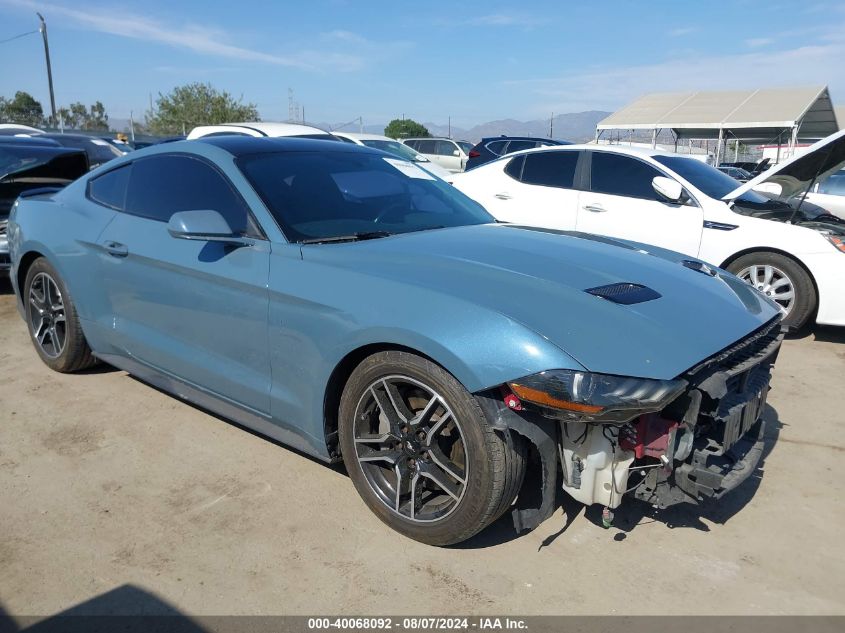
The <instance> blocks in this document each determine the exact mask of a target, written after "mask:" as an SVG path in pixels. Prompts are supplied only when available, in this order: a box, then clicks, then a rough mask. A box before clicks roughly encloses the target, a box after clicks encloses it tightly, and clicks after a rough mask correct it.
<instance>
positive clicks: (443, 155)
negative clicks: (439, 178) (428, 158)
mask: <svg viewBox="0 0 845 633" xmlns="http://www.w3.org/2000/svg"><path fill="white" fill-rule="evenodd" d="M434 143H435V145H434V154H435V156H436V157H437V159H436V160H437V163H438V164H439V165H440V166H441V167H443V168H444V169H447V170H449V171H450V172H452V173H455V174H456V173H459V172H462V171H463V170H464V161H463V159H462V156H461V150H460V148H459V147H458V146H457V144H456V143H454V142H453V141H447V140H442V139H440V140H437V141H435V142H434Z"/></svg>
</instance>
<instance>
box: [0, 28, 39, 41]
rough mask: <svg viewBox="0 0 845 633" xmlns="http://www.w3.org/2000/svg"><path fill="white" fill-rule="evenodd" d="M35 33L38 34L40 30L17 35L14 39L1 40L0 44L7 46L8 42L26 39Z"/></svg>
mask: <svg viewBox="0 0 845 633" xmlns="http://www.w3.org/2000/svg"><path fill="white" fill-rule="evenodd" d="M35 33H38V30H35V31H27V32H26V33H21V34H20V35H15V36H14V37H10V38H8V39H5V40H0V44H5V43H6V42H11V41H12V40H17V39H19V38H21V37H26V36H27V35H34V34H35Z"/></svg>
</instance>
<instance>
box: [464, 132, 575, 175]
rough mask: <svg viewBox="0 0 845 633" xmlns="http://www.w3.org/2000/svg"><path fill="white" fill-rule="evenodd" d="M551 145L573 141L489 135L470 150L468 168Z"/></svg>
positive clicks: (568, 143) (566, 143)
mask: <svg viewBox="0 0 845 633" xmlns="http://www.w3.org/2000/svg"><path fill="white" fill-rule="evenodd" d="M551 145H572V143H570V142H569V141H556V140H554V139H551V138H537V137H533V136H489V137H487V138H483V139H481V142H480V143H478V144H477V145H476V146H475V147H473V148H472V149H471V150H470V152H469V160H467V166H466V168H467V169H472V168H473V167H478V166H479V165H483V164H484V163H489V162H490V161H491V160H495V159H497V158H499V156H504V155H505V154H513V153H514V152H519V151H521V150H524V149H533V148H535V147H549V146H551Z"/></svg>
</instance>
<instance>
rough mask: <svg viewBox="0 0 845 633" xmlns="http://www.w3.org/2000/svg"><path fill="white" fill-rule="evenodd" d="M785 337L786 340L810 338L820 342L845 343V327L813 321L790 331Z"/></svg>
mask: <svg viewBox="0 0 845 633" xmlns="http://www.w3.org/2000/svg"><path fill="white" fill-rule="evenodd" d="M786 338H787V339H788V340H801V339H812V340H814V341H821V342H822V343H845V327H836V326H835V325H818V324H816V323H813V324H812V325H807V326H804V327H802V328H801V329H800V330H798V331H797V332H790V333H789V334H788V335H787V337H786Z"/></svg>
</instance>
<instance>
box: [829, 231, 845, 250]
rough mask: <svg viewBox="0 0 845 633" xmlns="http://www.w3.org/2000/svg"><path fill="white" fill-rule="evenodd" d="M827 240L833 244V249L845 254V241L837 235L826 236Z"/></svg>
mask: <svg viewBox="0 0 845 633" xmlns="http://www.w3.org/2000/svg"><path fill="white" fill-rule="evenodd" d="M825 238H826V239H827V241H828V242H830V243H831V244H833V248H835V249H837V250H840V251H842V252H843V253H845V240H843V239H842V238H841V237H837V236H836V235H825Z"/></svg>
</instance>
